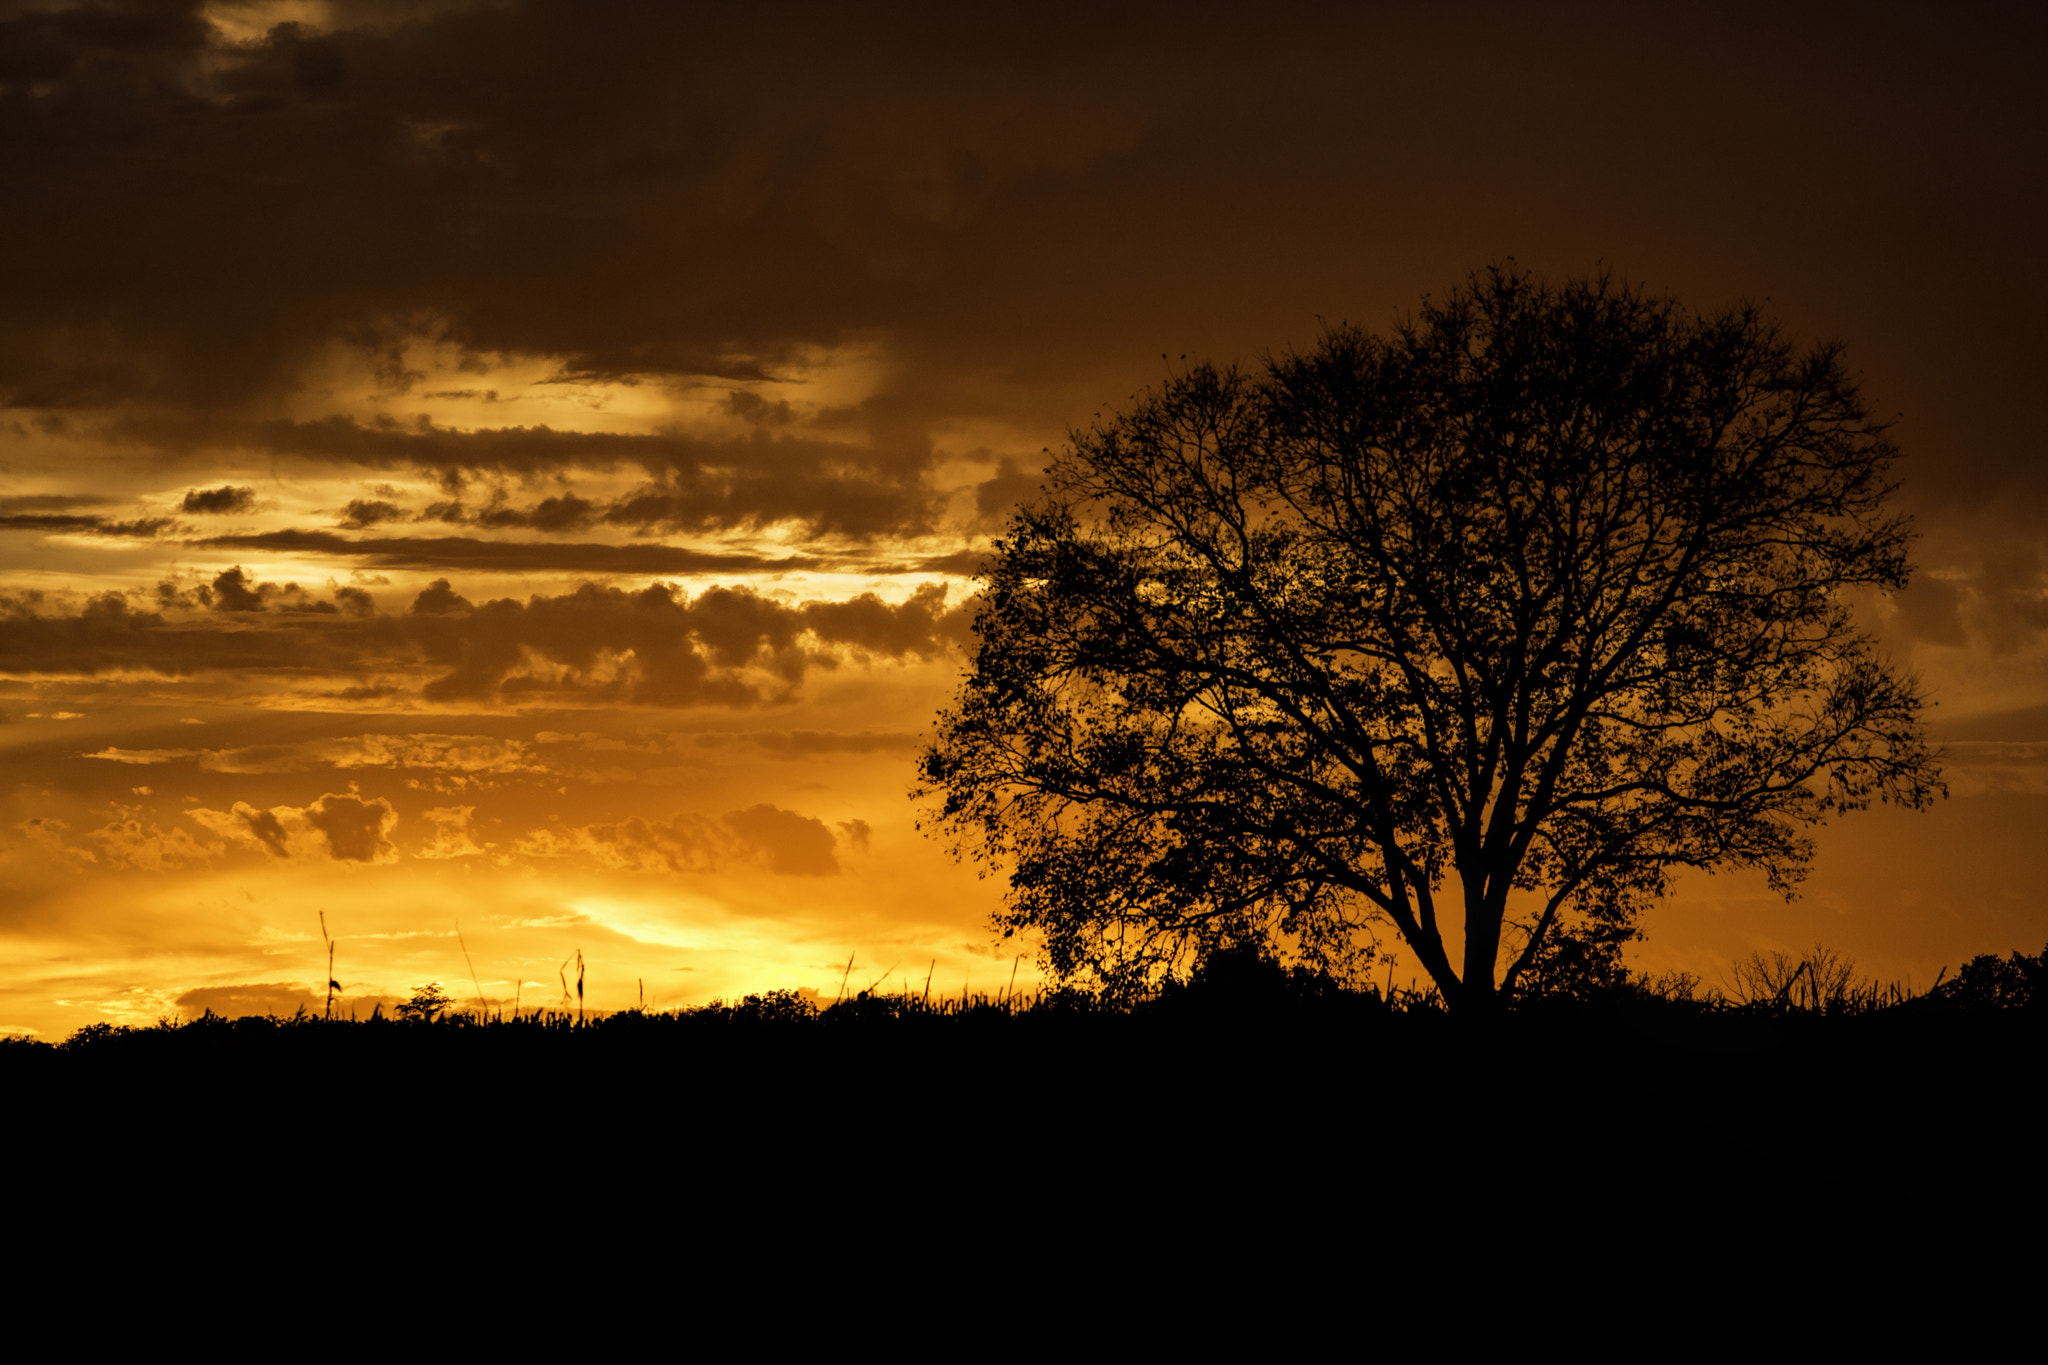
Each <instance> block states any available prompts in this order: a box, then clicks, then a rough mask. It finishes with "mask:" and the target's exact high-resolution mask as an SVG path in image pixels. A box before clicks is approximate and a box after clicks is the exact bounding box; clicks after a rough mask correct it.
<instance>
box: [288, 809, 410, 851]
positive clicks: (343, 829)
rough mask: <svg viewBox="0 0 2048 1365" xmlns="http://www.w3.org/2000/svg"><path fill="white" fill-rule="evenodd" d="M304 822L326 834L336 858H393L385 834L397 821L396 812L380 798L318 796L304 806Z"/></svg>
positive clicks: (391, 847) (392, 848) (393, 849)
mask: <svg viewBox="0 0 2048 1365" xmlns="http://www.w3.org/2000/svg"><path fill="white" fill-rule="evenodd" d="M306 823H307V824H309V825H311V826H312V827H313V828H315V829H317V830H319V831H320V832H321V833H322V834H324V835H326V836H327V844H328V847H329V848H330V849H331V850H332V851H333V854H334V856H335V857H336V858H338V859H342V860H345V861H349V862H358V863H376V862H391V861H395V859H396V855H397V852H398V850H397V849H396V848H395V847H393V845H392V843H391V841H390V840H389V839H388V838H387V837H386V836H387V835H388V834H390V832H391V831H392V829H394V828H395V827H396V826H397V824H398V812H396V811H394V810H393V809H392V808H391V803H390V802H389V801H386V800H385V799H384V798H383V797H381V796H380V797H378V798H377V799H376V800H374V801H365V800H363V799H362V798H361V797H358V796H337V795H334V794H332V793H330V794H329V795H326V796H323V797H321V798H320V799H319V800H318V801H315V802H314V803H313V804H312V805H310V806H308V807H307V808H306Z"/></svg>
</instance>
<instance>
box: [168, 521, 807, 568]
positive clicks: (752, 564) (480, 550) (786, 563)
mask: <svg viewBox="0 0 2048 1365" xmlns="http://www.w3.org/2000/svg"><path fill="white" fill-rule="evenodd" d="M190 544H191V545H192V546H193V548H195V549H206V550H236V551H242V550H256V551H264V552H268V553H289V554H323V555H334V556H337V557H349V556H357V557H361V558H364V559H368V560H370V561H371V562H372V563H375V564H376V565H378V566H379V567H381V568H390V569H480V570H487V571H490V572H494V573H514V572H520V571H527V570H540V571H543V572H551V573H598V574H618V575H654V574H708V573H720V572H726V573H734V572H737V573H747V572H762V571H773V572H788V571H792V570H799V569H818V568H826V567H829V565H828V564H827V562H826V561H824V560H820V559H816V558H809V557H804V556H797V555H788V556H781V557H771V556H767V555H752V554H730V553H718V552H715V551H707V550H692V549H687V548H684V547H682V546H679V545H603V544H595V543H590V544H570V543H564V542H560V541H522V540H480V539H477V538H474V537H470V536H359V537H357V538H355V539H353V540H351V539H349V538H347V537H345V536H338V535H335V534H334V533H332V532H329V531H266V532H263V533H261V534H257V535H242V536H212V537H209V538H207V539H204V540H195V541H192V542H190Z"/></svg>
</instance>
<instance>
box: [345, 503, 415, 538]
mask: <svg viewBox="0 0 2048 1365" xmlns="http://www.w3.org/2000/svg"><path fill="white" fill-rule="evenodd" d="M406 515H407V514H406V510H405V509H404V508H403V507H400V506H399V505H398V504H397V503H392V502H383V501H372V500H370V499H366V498H357V499H356V500H355V501H353V502H351V503H349V505H348V506H347V507H344V508H343V509H342V511H341V524H342V525H343V526H346V527H348V528H349V529H350V530H352V531H355V530H361V529H362V528H363V527H365V526H375V525H376V524H377V523H378V522H380V521H402V520H404V519H405V517H406Z"/></svg>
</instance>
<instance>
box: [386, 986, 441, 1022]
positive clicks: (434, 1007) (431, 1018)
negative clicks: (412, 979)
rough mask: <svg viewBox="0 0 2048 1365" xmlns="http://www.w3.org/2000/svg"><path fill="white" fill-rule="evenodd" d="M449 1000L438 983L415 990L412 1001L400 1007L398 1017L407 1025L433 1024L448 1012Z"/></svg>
mask: <svg viewBox="0 0 2048 1365" xmlns="http://www.w3.org/2000/svg"><path fill="white" fill-rule="evenodd" d="M449 1003H450V1002H449V999H448V996H447V994H446V992H444V991H443V990H442V989H441V983H440V982H438V981H429V982H428V983H427V984H426V985H424V986H418V987H415V988H414V989H413V993H412V999H410V1000H408V1001H406V1002H405V1003H404V1004H403V1005H400V1006H399V1007H398V1017H399V1018H400V1019H403V1020H405V1021H406V1022H407V1023H419V1024H431V1023H434V1022H435V1021H436V1020H438V1019H440V1017H441V1016H442V1015H443V1014H444V1013H446V1012H447V1009H448V1006H449Z"/></svg>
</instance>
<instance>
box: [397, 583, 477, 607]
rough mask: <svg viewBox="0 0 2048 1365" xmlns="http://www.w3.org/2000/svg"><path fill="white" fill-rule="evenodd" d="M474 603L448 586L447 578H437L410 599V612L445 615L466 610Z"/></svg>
mask: <svg viewBox="0 0 2048 1365" xmlns="http://www.w3.org/2000/svg"><path fill="white" fill-rule="evenodd" d="M475 605H476V604H475V603H473V602H471V601H470V600H469V599H468V598H467V597H464V596H462V595H461V594H460V593H458V592H456V591H455V589H454V588H452V587H450V586H448V580H447V579H445V578H437V579H435V580H434V581H433V582H431V583H429V584H427V586H426V587H424V588H422V589H420V593H419V596H417V597H415V598H413V599H412V613H413V615H415V616H446V615H448V614H449V613H450V612H455V611H468V610H470V609H471V608H472V607H474V606H475Z"/></svg>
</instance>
